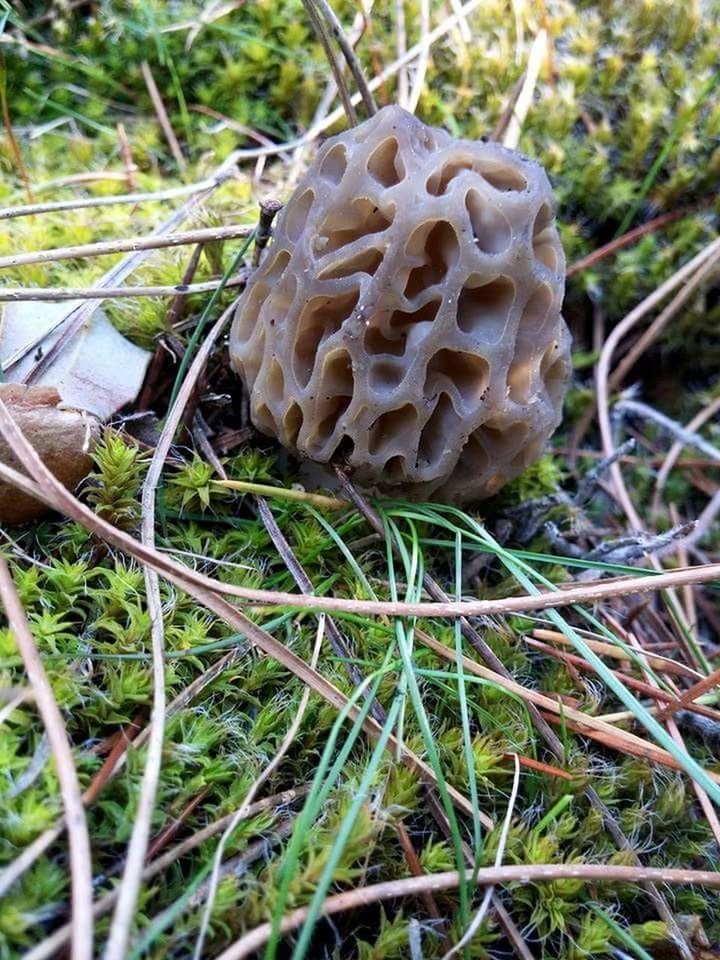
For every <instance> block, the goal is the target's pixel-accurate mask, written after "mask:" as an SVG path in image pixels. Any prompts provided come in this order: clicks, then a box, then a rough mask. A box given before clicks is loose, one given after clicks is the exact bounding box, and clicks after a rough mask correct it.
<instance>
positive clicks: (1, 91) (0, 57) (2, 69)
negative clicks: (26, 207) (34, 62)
mask: <svg viewBox="0 0 720 960" xmlns="http://www.w3.org/2000/svg"><path fill="white" fill-rule="evenodd" d="M0 111H1V112H2V118H3V123H4V124H5V129H6V130H7V135H8V140H9V141H10V149H11V150H12V154H13V157H14V158H15V164H16V166H17V168H18V173H19V175H20V179H21V180H22V182H23V184H24V186H25V193H26V194H27V198H28V201H29V202H30V203H32V202H33V199H34V197H33V193H32V188H31V186H30V177H29V176H28V172H27V170H26V168H25V163H24V161H23V157H22V151H21V150H20V144H19V143H18V142H17V140H16V138H15V131H14V130H13V125H12V120H11V119H10V108H9V106H8V101H7V68H6V66H5V55H4V54H3V53H0Z"/></svg>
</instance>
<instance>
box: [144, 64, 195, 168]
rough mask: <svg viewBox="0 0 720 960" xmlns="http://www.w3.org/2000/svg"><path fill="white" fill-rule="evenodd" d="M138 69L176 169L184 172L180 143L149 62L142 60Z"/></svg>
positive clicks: (184, 164) (184, 163) (184, 165)
mask: <svg viewBox="0 0 720 960" xmlns="http://www.w3.org/2000/svg"><path fill="white" fill-rule="evenodd" d="M140 69H141V70H142V75H143V80H144V81H145V86H146V87H147V89H148V93H149V94H150V99H151V100H152V104H153V107H154V108H155V115H156V116H157V118H158V122H159V124H160V126H161V128H162V132H163V133H164V134H165V139H166V140H167V142H168V146H169V147H170V152H171V153H172V155H173V157H174V158H175V163H177V165H178V170H180V171H182V172H184V171H185V169H186V168H187V164H186V162H185V157H184V156H183V153H182V150H181V149H180V144H179V143H178V140H177V137H176V136H175V131H174V130H173V128H172V125H171V123H170V120H169V118H168V115H167V110H166V109H165V104H164V103H163V101H162V97H161V96H160V91H159V90H158V88H157V84H156V83H155V77H153V75H152V70H151V69H150V64H149V63H148V62H147V60H143V62H142V63H141V64H140Z"/></svg>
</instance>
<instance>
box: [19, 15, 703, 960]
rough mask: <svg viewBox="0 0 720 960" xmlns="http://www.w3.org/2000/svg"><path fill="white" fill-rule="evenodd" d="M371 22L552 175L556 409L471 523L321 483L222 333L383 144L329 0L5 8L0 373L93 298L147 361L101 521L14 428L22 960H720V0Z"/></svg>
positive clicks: (410, 82) (420, 77)
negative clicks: (557, 421)
mask: <svg viewBox="0 0 720 960" xmlns="http://www.w3.org/2000/svg"><path fill="white" fill-rule="evenodd" d="M309 6H310V8H311V9H312V10H315V11H316V12H317V13H318V16H320V17H321V18H322V16H323V13H322V11H323V4H322V2H320V0H317V2H316V3H314V4H313V3H311V4H309ZM334 9H335V12H336V13H337V15H338V17H339V19H340V21H341V23H342V25H343V27H344V29H345V30H346V32H347V35H348V37H349V38H350V41H351V42H352V44H353V45H354V47H355V50H356V55H357V58H358V62H359V64H360V65H361V67H362V70H363V72H364V75H365V76H366V78H367V79H368V81H369V82H370V86H371V89H372V91H373V95H374V97H375V98H376V100H377V103H378V104H379V105H380V106H382V105H385V104H388V103H394V102H398V103H400V104H401V105H403V106H406V107H409V108H411V109H413V110H414V111H415V112H416V114H417V115H418V117H420V118H421V119H422V120H424V121H425V122H427V123H430V124H433V125H435V126H441V127H444V128H446V129H447V130H449V131H450V133H452V134H453V135H456V136H463V137H467V138H471V139H479V138H480V137H483V136H484V137H489V138H491V139H497V140H500V141H503V142H506V143H510V144H511V145H517V146H518V147H519V149H520V150H521V151H522V152H523V153H524V154H525V155H526V156H529V157H532V158H534V159H537V160H538V161H539V162H540V163H542V164H543V165H544V167H545V169H546V170H547V172H548V175H549V177H550V180H551V183H552V185H553V189H554V191H555V194H556V197H557V203H558V213H557V216H558V222H559V229H560V234H561V238H562V241H563V245H564V248H565V253H566V257H567V263H568V271H567V287H566V298H565V307H564V314H565V317H566V319H567V322H568V325H569V327H570V329H571V332H572V335H573V379H572V383H571V385H570V388H569V391H568V395H567V398H566V403H565V414H564V420H563V423H562V425H561V426H560V428H559V429H558V430H557V432H556V433H555V435H554V436H553V438H552V440H551V441H550V442H549V444H548V448H547V451H546V453H545V455H544V456H543V457H542V458H541V459H540V460H539V461H538V462H537V463H536V464H535V465H534V466H532V467H530V468H529V469H528V470H527V471H526V472H525V473H524V474H522V475H521V476H520V477H519V478H518V479H516V480H514V481H513V482H512V483H510V484H509V485H507V486H506V487H504V488H503V489H502V490H501V491H500V492H499V493H498V494H497V495H496V496H494V497H492V498H490V499H489V500H486V501H482V502H481V503H479V504H477V505H473V506H471V507H470V508H467V509H463V510H460V509H457V508H453V507H448V506H446V505H442V504H437V503H407V502H404V501H401V500H388V499H383V498H378V497H371V496H369V495H367V496H366V495H365V494H363V493H362V492H361V491H358V490H357V489H356V488H355V487H354V486H353V484H352V481H351V480H350V482H349V483H348V484H346V485H345V486H342V485H334V487H333V489H319V490H315V489H314V488H311V485H310V484H309V483H308V481H307V479H306V478H305V479H303V478H304V474H303V473H302V470H301V466H300V465H299V464H298V463H297V462H296V461H295V460H293V459H292V457H289V456H288V455H287V454H285V453H283V452H282V451H281V449H280V448H279V447H278V445H277V444H276V443H274V442H273V441H272V440H271V439H269V438H268V437H265V436H263V435H261V434H259V433H257V432H256V431H255V430H254V429H253V427H252V424H250V423H249V421H248V419H247V412H246V402H245V400H244V398H243V395H242V388H241V385H240V381H239V379H238V378H237V377H236V376H235V374H234V373H233V372H232V370H231V369H230V367H229V362H228V353H227V325H226V324H227V321H228V319H229V316H230V312H231V311H230V310H229V308H230V307H231V306H232V305H233V303H234V301H235V299H236V298H237V296H238V293H239V290H240V289H241V288H242V284H243V282H244V277H245V276H246V270H245V266H246V265H250V264H251V263H252V258H253V255H254V253H253V251H254V247H253V235H254V231H255V230H256V227H257V224H258V217H259V203H260V201H263V200H267V199H268V198H270V199H274V200H277V201H279V202H285V201H286V200H287V198H288V197H289V196H290V194H291V192H292V190H293V188H294V186H295V185H296V184H297V182H298V181H299V179H300V178H301V177H302V175H303V172H304V171H305V170H306V169H307V167H308V165H309V164H310V163H311V162H312V159H313V156H314V154H315V152H316V150H317V148H318V146H319V144H320V143H321V142H322V140H323V139H324V137H325V136H327V135H328V133H335V132H339V131H340V130H342V129H344V128H345V126H346V120H345V115H344V111H343V107H342V103H341V98H340V96H339V95H338V90H337V85H336V82H335V80H333V79H332V77H333V74H332V72H331V69H330V66H329V64H328V60H327V57H326V56H325V53H324V51H323V49H322V46H321V45H320V44H319V43H318V41H317V40H316V39H315V35H314V33H313V29H312V23H311V19H310V17H309V15H308V12H307V10H306V8H305V7H303V4H302V3H301V2H300V0H288V2H272V0H254V2H252V3H250V2H245V3H243V2H242V0H229V2H227V3H221V2H209V3H206V4H200V3H197V2H190V0H178V2H177V3H173V4H165V3H162V2H157V0H153V2H149V3H142V4H141V3H138V4H133V3H121V2H119V0H113V2H98V3H91V2H77V0H73V2H69V3H68V2H65V3H59V2H58V3H52V4H49V5H47V4H36V3H32V2H30V0H18V2H14V3H12V5H10V4H8V3H7V0H0V107H1V108H2V118H3V125H2V129H0V170H1V171H2V176H1V177H0V270H1V273H0V309H4V311H5V313H4V317H3V319H2V325H0V351H1V350H2V349H3V347H2V343H3V340H2V337H3V329H7V328H8V327H9V324H10V321H11V319H14V321H15V324H16V325H18V324H19V326H20V329H22V325H23V324H25V323H31V322H34V321H35V320H37V318H38V317H40V318H42V317H43V316H46V315H47V312H48V311H53V312H55V313H57V311H58V310H62V309H65V308H67V309H66V313H67V315H68V317H69V321H68V324H69V325H72V322H73V321H72V318H73V317H77V316H78V314H77V306H78V299H77V298H78V297H80V298H82V297H83V296H84V299H82V304H90V305H91V306H90V307H89V308H86V309H87V316H90V315H91V314H92V312H93V308H94V307H98V306H100V302H101V304H102V310H103V311H104V313H105V314H106V316H107V317H108V318H109V320H110V321H111V323H112V325H113V326H114V327H115V328H116V330H118V331H119V332H120V333H121V334H123V335H124V337H126V338H127V339H128V340H129V341H130V342H131V343H133V344H135V345H136V346H138V347H141V348H143V349H144V350H147V351H148V352H149V354H150V356H151V359H150V362H149V366H148V372H147V376H146V377H145V382H144V385H143V387H142V389H141V390H140V392H139V395H138V396H137V398H136V399H135V400H133V401H132V403H130V404H126V405H125V406H124V407H123V408H122V409H121V410H120V411H118V412H116V413H114V414H113V415H112V416H111V417H109V418H107V419H106V422H105V423H104V424H103V426H102V429H101V435H100V438H99V440H98V443H97V445H96V446H95V448H94V452H93V455H92V468H91V472H90V473H89V475H88V476H86V477H85V479H84V480H83V481H82V483H81V484H80V486H79V488H78V490H77V492H76V495H73V494H71V493H68V492H67V491H64V490H63V488H61V487H59V486H56V485H53V482H52V478H51V477H49V476H47V475H46V474H45V473H43V471H42V470H41V469H40V468H39V467H38V465H37V464H35V463H33V461H32V458H31V456H30V453H29V452H28V450H27V449H26V448H24V447H23V445H22V438H18V437H17V436H15V435H13V432H12V426H11V424H10V423H9V420H8V417H7V415H6V410H5V407H4V406H0V433H1V434H2V436H3V438H4V440H5V441H6V442H7V443H10V442H11V441H12V443H11V446H13V449H14V450H15V454H16V457H15V459H14V460H12V461H10V460H9V459H8V458H7V457H6V458H5V459H6V462H5V463H0V478H1V479H3V480H6V479H7V478H8V476H9V474H8V473H7V469H8V465H9V464H11V463H15V465H16V466H17V465H18V462H19V463H20V464H22V465H23V466H24V468H25V471H26V474H27V476H28V477H29V480H25V481H24V483H25V486H26V487H27V488H28V489H29V490H30V491H31V492H32V493H33V494H35V495H36V496H37V497H39V498H40V499H42V500H43V501H44V502H45V503H46V504H47V505H48V507H49V508H51V509H49V510H48V511H47V512H46V513H44V514H43V515H42V516H41V517H39V518H38V519H36V520H34V521H32V522H27V523H25V524H22V525H20V526H13V525H9V524H2V525H0V535H1V537H2V542H1V543H0V598H2V601H3V605H4V609H5V614H6V620H5V621H4V622H3V625H2V627H1V628H0V960H6V958H7V960H9V958H15V957H20V956H23V957H26V958H28V960H40V958H46V957H52V956H56V955H58V956H59V955H64V954H65V953H66V952H67V949H68V945H69V944H71V943H72V956H73V957H74V958H80V960H82V958H84V957H89V956H92V955H95V954H97V955H101V954H102V955H103V956H104V957H105V958H107V960H125V958H136V957H145V956H147V957H157V958H164V957H177V958H186V957H188V958H189V957H222V958H223V960H230V958H240V957H246V956H247V957H252V956H264V957H266V958H273V957H276V956H278V957H292V958H293V960H301V958H303V957H312V958H315V957H334V958H350V957H359V958H362V960H370V958H373V960H375V958H377V960H381V958H382V960H390V958H407V957H410V958H412V960H419V958H426V960H430V958H439V957H449V956H450V955H457V956H466V957H492V958H505V957H519V958H527V957H535V958H543V960H551V958H552V960H556V958H557V960H578V958H582V957H604V956H608V957H616V958H618V960H622V958H625V957H634V958H647V957H653V958H660V957H682V958H685V960H687V958H692V957H706V958H709V957H713V956H715V957H717V956H720V910H719V909H718V903H719V902H720V900H719V899H718V895H717V890H716V888H717V887H718V886H719V885H720V873H719V872H718V870H719V868H720V821H719V820H718V814H717V810H718V807H719V806H720V705H719V704H718V695H717V682H718V680H720V643H719V641H718V634H719V631H720V594H719V593H718V581H719V580H720V566H719V564H720V529H719V528H718V524H717V522H716V516H717V513H718V511H719V510H720V424H719V423H718V420H717V413H718V410H720V382H719V381H718V375H717V371H718V369H719V367H720V337H718V334H717V330H718V323H719V322H720V296H718V292H719V291H720V287H719V286H718V277H717V274H718V269H717V265H718V262H720V244H718V241H717V223H718V213H719V212H720V207H719V202H720V201H718V198H717V195H718V191H717V183H718V175H719V174H720V99H719V98H718V95H717V91H718V90H719V89H720V72H718V67H717V50H718V45H719V44H720V6H718V3H717V2H716V0H713V2H710V3H707V4H700V3H687V2H686V0H644V2H642V3H640V2H637V3H627V2H624V3H621V2H613V0H607V2H605V0H603V2H587V3H582V4H580V3H577V4H575V3H572V2H569V0H536V2H531V0H514V2H513V3H511V4H508V3H504V2H499V0H484V2H479V0H470V2H467V3H465V4H464V5H462V4H461V2H460V0H448V2H445V0H442V2H437V0H432V2H431V0H418V2H416V0H407V2H403V0H397V2H389V0H381V2H376V3H374V4H373V3H369V2H368V3H367V4H366V6H364V7H361V5H352V4H349V3H342V4H341V3H338V4H336V5H335V8H334ZM339 62H340V63H341V66H340V76H341V77H342V84H341V86H343V87H344V86H347V87H348V88H349V89H350V90H351V91H352V90H354V85H353V80H352V76H351V74H350V72H349V71H348V70H347V69H345V67H344V65H342V61H341V60H340V61H339ZM357 110H358V113H359V115H360V119H362V118H363V117H364V113H363V107H362V104H361V105H359V106H358V107H357ZM298 139H299V141H300V142H298ZM179 233H183V234H185V236H184V237H183V238H181V239H182V242H178V243H173V245H172V246H168V245H167V244H165V245H164V240H163V238H164V237H165V236H167V235H170V234H172V235H176V234H179ZM145 238H150V239H145ZM101 243H102V244H104V245H105V246H103V247H100V248H98V247H96V248H94V249H84V250H80V251H79V250H77V249H73V250H70V251H68V250H67V249H66V248H69V247H72V248H76V247H77V246H78V245H83V246H87V245H92V244H101ZM39 251H47V253H43V254H40V255H38V256H31V254H33V252H39ZM24 255H26V256H24ZM17 258H20V259H19V262H18V260H17ZM178 284H197V285H200V287H199V289H197V290H192V291H190V292H188V291H187V290H185V289H184V288H183V289H181V290H179V291H178V290H176V289H174V287H176V285H178ZM157 287H161V288H164V289H162V290H160V291H158V290H156V289H148V288H157ZM33 288H41V289H42V290H45V291H46V293H44V294H42V298H43V299H42V300H38V299H37V297H38V296H40V295H39V294H37V295H36V299H34V300H33V299H30V296H31V291H32V289H33ZM93 289H99V291H100V292H99V293H98V294H97V298H96V300H93V299H91V298H88V296H87V291H88V290H93ZM68 291H69V292H68ZM63 297H64V299H63ZM73 298H74V299H73ZM63 304H64V305H65V306H64V307H63ZM84 309H85V308H84ZM3 325H4V326H3ZM36 348H37V344H33V347H32V351H36ZM0 359H1V360H2V365H3V369H4V371H5V379H8V380H13V379H17V375H16V374H14V373H13V363H11V362H9V361H10V360H11V358H10V357H9V356H8V353H7V351H6V352H5V353H2V355H1V356H0ZM44 359H45V358H44V355H43V354H42V353H40V352H35V353H34V355H33V363H35V364H36V365H37V364H40V363H41V362H44ZM90 359H91V358H90ZM117 366H118V368H121V369H118V371H117V372H118V380H119V382H120V383H122V382H123V378H124V376H125V374H126V373H127V371H126V370H125V369H124V365H123V363H122V362H120V361H119V360H118V362H117ZM1 397H2V393H1V392H0V398H1ZM5 449H7V447H5ZM2 471H5V472H4V473H3V472H2ZM222 479H228V480H230V481H236V482H238V484H239V487H240V488H238V486H237V485H236V487H235V488H233V487H230V486H226V485H223V484H222V483H220V482H218V481H219V480H222ZM21 482H23V481H22V480H21ZM315 494H319V496H315ZM259 590H261V591H265V592H264V593H257V591H259ZM558 593H562V595H563V601H562V605H558V601H557V594H558ZM289 594H290V595H291V596H288V595H289ZM309 594H312V597H310V596H304V595H309ZM439 601H442V602H443V606H434V607H430V606H427V607H425V608H424V609H423V610H422V611H421V615H420V616H418V615H417V614H418V611H417V610H416V609H414V608H412V607H407V606H406V607H403V606H402V605H403V604H405V605H407V604H415V605H417V604H418V603H423V604H428V605H429V604H432V603H435V604H437V603H438V602H439ZM446 601H447V602H450V606H448V604H447V602H446ZM389 602H392V603H394V604H396V605H397V604H400V606H395V607H390V606H389V605H388V604H389ZM453 602H454V605H453ZM461 613H462V614H464V616H462V617H461V616H459V614H461ZM453 950H454V951H455V953H453Z"/></svg>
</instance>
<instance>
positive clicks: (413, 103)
mask: <svg viewBox="0 0 720 960" xmlns="http://www.w3.org/2000/svg"><path fill="white" fill-rule="evenodd" d="M429 33H430V0H420V42H421V44H422V48H421V51H420V56H419V57H418V62H417V66H416V68H415V76H414V77H413V84H412V89H411V90H410V96H409V97H408V105H407V108H408V110H409V111H410V113H415V111H416V110H417V107H418V103H420V96H421V94H422V91H423V87H424V86H425V76H426V74H427V68H428V64H429V62H430V45H429V44H428V43H426V42H425V41H426V38H427V36H428V34H429Z"/></svg>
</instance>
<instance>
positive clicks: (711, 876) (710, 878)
mask: <svg viewBox="0 0 720 960" xmlns="http://www.w3.org/2000/svg"><path fill="white" fill-rule="evenodd" d="M465 879H466V882H468V883H477V885H478V886H488V885H491V884H492V885H500V884H509V883H518V884H529V883H540V882H542V881H547V882H553V881H555V880H566V879H572V880H582V881H584V882H588V883H640V882H642V881H643V880H649V881H651V882H655V883H663V884H673V885H676V884H677V885H681V884H691V883H697V884H701V885H703V886H708V887H712V888H720V873H716V872H714V871H711V870H684V869H674V868H669V867H626V866H615V865H614V864H597V863H579V864H568V863H557V864H527V865H523V864H521V865H512V866H506V867H483V868H481V869H480V870H477V871H473V870H468V871H467V872H466V874H465ZM459 883H460V875H459V874H458V872H457V871H455V870H450V871H448V872H447V873H436V874H425V875H424V876H422V877H408V878H406V879H402V880H388V881H386V882H385V883H377V884H373V885H371V886H367V887H360V888H359V889H357V890H348V891H346V892H345V893H337V894H334V895H332V896H330V897H327V898H326V900H325V902H324V904H323V908H322V911H321V915H322V916H326V917H327V916H332V915H333V914H336V913H342V912H344V911H346V910H355V909H358V908H362V907H367V906H369V905H370V904H372V903H378V902H380V901H382V900H393V899H396V898H397V897H412V896H420V894H422V893H425V892H426V891H428V890H430V891H432V892H433V893H440V892H442V891H445V890H454V889H455V888H456V887H457V886H458V885H459ZM308 913H309V908H308V907H300V908H299V909H297V910H293V911H292V912H291V913H288V914H286V915H285V916H284V917H283V918H282V920H281V921H280V933H281V934H284V933H289V932H290V931H291V930H295V929H296V928H297V927H299V926H300V924H302V923H304V922H305V919H306V918H307V916H308ZM271 932H272V923H263V924H261V925H260V926H259V927H256V928H255V929H254V930H251V931H250V933H246V934H245V935H244V936H243V937H242V938H241V939H240V940H236V941H235V943H233V944H232V945H231V946H230V947H228V948H227V949H226V950H224V951H223V952H222V953H221V954H220V956H219V957H218V958H217V960H244V958H245V957H249V956H251V955H252V954H253V953H255V951H257V950H259V949H260V948H261V947H262V946H263V944H264V943H266V942H267V940H268V939H269V937H270V934H271Z"/></svg>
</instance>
